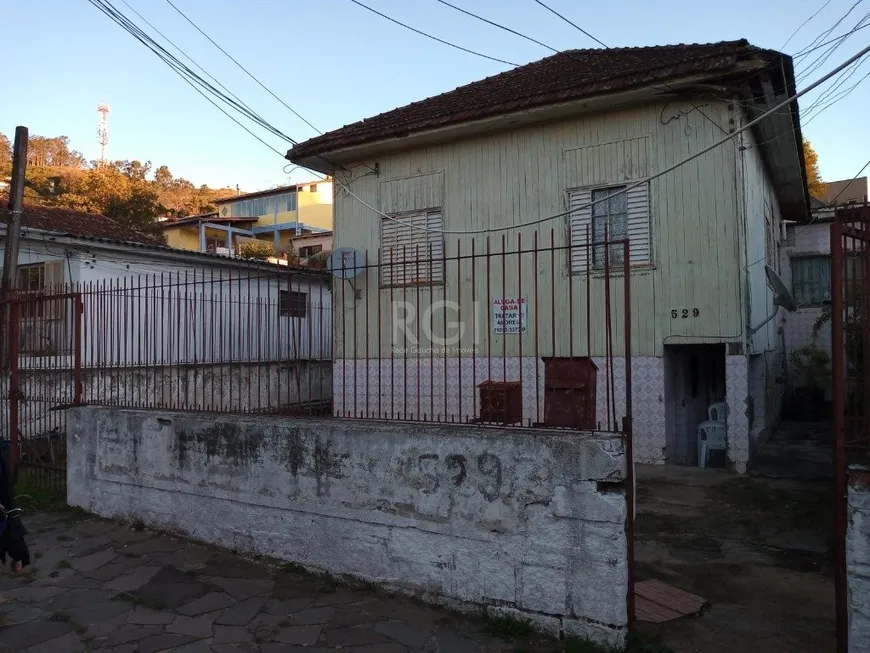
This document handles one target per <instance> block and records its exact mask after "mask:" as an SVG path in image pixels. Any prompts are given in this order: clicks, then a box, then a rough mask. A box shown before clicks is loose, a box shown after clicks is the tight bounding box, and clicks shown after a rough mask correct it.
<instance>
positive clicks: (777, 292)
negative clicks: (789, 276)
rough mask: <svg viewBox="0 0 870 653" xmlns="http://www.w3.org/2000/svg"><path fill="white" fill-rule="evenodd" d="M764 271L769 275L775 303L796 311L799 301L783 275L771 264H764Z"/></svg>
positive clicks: (789, 310) (768, 278) (790, 310)
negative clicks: (786, 283)
mask: <svg viewBox="0 0 870 653" xmlns="http://www.w3.org/2000/svg"><path fill="white" fill-rule="evenodd" d="M764 273H765V274H766V275H767V282H768V283H769V284H770V287H771V288H773V303H774V304H775V305H776V306H782V307H783V308H784V309H785V310H787V311H788V312H789V313H792V312H794V311H796V310H797V308H798V304H797V301H795V298H794V295H792V294H791V290H789V289H788V286H786V285H785V281H783V280H782V277H781V276H779V275H778V274H777V273H776V270H774V269H773V268H772V267H770V266H769V265H765V266H764Z"/></svg>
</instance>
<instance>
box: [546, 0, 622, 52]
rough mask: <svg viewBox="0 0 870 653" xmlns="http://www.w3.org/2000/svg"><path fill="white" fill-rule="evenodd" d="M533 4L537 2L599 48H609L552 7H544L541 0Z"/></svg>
mask: <svg viewBox="0 0 870 653" xmlns="http://www.w3.org/2000/svg"><path fill="white" fill-rule="evenodd" d="M535 2H537V3H538V4H539V5H541V6H542V7H543V8H544V9H546V10H547V11H549V12H550V13H551V14H555V15H556V16H558V17H559V18H561V19H562V20H564V21H565V22H566V23H568V24H569V25H570V26H571V27H573V28H574V29H577V30H579V31H580V32H582V33H583V34H585V35H586V36H588V37H589V38H590V39H592V40H593V41H595V42H596V43H598V44H599V45H600V46H602V47H604V48H609V47H610V46H609V45H607V44H606V43H604V42H603V41H601V39H597V38H595V37H594V36H592V35H591V34H590V33H589V32H587V31H586V30H585V29H583V28H582V27H580V26H579V25H578V24H576V23H574V22H572V21H570V20H568V19H567V18H565V16H563V15H562V14H560V13H559V12H558V11H556V10H555V9H553V8H552V7H550V6H548V5H546V4H544V3H543V2H541V0H535Z"/></svg>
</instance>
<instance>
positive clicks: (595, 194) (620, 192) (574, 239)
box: [568, 183, 652, 274]
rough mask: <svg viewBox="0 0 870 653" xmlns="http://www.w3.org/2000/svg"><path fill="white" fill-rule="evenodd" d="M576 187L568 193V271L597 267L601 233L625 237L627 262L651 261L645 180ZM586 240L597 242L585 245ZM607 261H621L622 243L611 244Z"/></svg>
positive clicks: (602, 259)
mask: <svg viewBox="0 0 870 653" xmlns="http://www.w3.org/2000/svg"><path fill="white" fill-rule="evenodd" d="M626 188H627V186H605V187H598V188H579V189H576V190H572V191H569V193H568V210H569V211H570V213H569V214H568V231H569V235H570V238H571V248H570V267H571V272H572V274H582V273H583V272H585V271H586V270H587V269H593V270H594V269H600V268H603V267H604V263H605V245H604V240H605V235H606V236H607V239H608V240H610V241H615V240H620V241H621V240H625V239H626V238H627V239H628V244H629V255H630V257H631V264H632V265H638V264H645V263H650V262H651V246H650V243H651V239H652V235H651V233H650V231H651V230H650V211H649V184H648V183H645V184H640V185H639V186H634V187H628V189H627V190H626ZM587 243H600V244H598V245H595V246H593V247H586V244H587ZM608 254H609V257H608V258H609V260H608V263H609V265H621V264H622V263H623V260H622V259H623V246H622V244H621V243H620V244H618V245H611V246H610V251H609V253H608Z"/></svg>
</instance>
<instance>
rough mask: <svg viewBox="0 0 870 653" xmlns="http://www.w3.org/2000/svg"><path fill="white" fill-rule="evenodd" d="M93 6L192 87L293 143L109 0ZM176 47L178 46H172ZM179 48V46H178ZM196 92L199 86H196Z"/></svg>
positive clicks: (91, 0)
mask: <svg viewBox="0 0 870 653" xmlns="http://www.w3.org/2000/svg"><path fill="white" fill-rule="evenodd" d="M88 1H89V2H90V3H91V4H92V5H93V6H94V7H96V8H97V9H99V10H100V11H101V12H102V13H103V14H105V15H106V16H108V17H109V18H110V19H111V20H112V21H113V22H114V23H115V24H117V25H119V26H120V27H121V28H122V29H124V30H125V31H127V32H128V33H129V34H130V35H132V36H133V37H134V38H135V39H136V40H137V41H139V42H140V43H142V44H143V45H144V46H145V47H147V48H148V49H149V50H151V51H152V52H153V53H154V54H155V55H157V56H158V57H159V58H160V59H161V60H162V61H163V62H164V63H166V64H167V65H168V66H170V68H172V69H173V70H174V71H175V72H176V73H177V74H179V75H180V76H181V77H182V79H184V80H185V81H186V82H188V83H189V84H191V85H194V88H196V87H197V86H198V87H200V88H202V89H205V90H206V91H207V92H209V93H210V94H212V95H213V96H215V97H217V98H219V99H220V100H221V101H223V102H224V103H226V104H228V105H229V106H231V107H232V108H233V109H235V110H236V111H238V112H239V113H241V114H242V115H244V116H246V117H248V118H249V119H250V120H252V121H253V122H255V123H256V124H258V125H260V126H261V127H263V128H264V129H266V130H268V131H270V132H271V133H273V134H274V135H276V136H278V137H280V138H282V139H284V140H286V141H288V142H291V143H294V144H295V141H294V140H293V139H292V138H290V137H289V136H287V134H285V133H283V132H282V131H280V130H279V129H278V128H276V127H274V126H273V125H271V124H270V123H269V122H267V121H266V120H265V119H263V118H262V117H261V116H260V115H259V114H257V113H256V112H254V111H252V110H251V109H250V108H248V107H247V105H245V104H244V103H240V102H239V101H236V100H235V99H233V98H231V97H230V96H229V95H227V94H226V93H223V92H222V91H220V90H218V89H217V88H215V87H214V86H213V85H212V84H210V83H209V82H207V81H206V80H204V79H203V78H202V77H201V76H199V75H198V74H197V73H195V72H194V71H193V70H191V69H190V68H189V67H188V66H186V65H185V64H183V63H182V62H181V61H180V60H179V59H178V58H177V57H175V56H174V55H172V54H171V53H170V52H169V51H168V50H166V48H164V47H163V46H161V45H160V44H159V43H157V42H156V41H155V40H154V39H153V38H151V37H150V36H149V35H148V34H147V33H145V32H144V31H143V30H142V29H141V28H140V27H139V26H137V25H136V24H135V23H133V22H132V21H131V20H130V19H129V18H127V17H126V16H125V15H124V14H123V13H122V12H121V11H120V10H118V9H117V8H116V7H115V6H114V5H112V3H111V2H110V0H88ZM174 47H176V48H178V46H174ZM179 49H180V48H179ZM196 90H197V91H198V92H200V91H199V88H196Z"/></svg>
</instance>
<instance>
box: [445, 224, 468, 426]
mask: <svg viewBox="0 0 870 653" xmlns="http://www.w3.org/2000/svg"><path fill="white" fill-rule="evenodd" d="M444 252H445V257H446V253H447V243H446V242H445V243H444ZM444 277H445V283H444V298H445V303H446V299H447V296H448V295H447V282H446V277H447V261H446V258H445V262H444ZM462 285H463V284H462V243H461V241H460V240H459V238H457V239H456V323H457V324H458V325H459V341H458V345H459V346H458V347H457V348H456V413H455V414H454V413H451V415H450V421H451V422H453V421H456V420H457V419H458V420H459V421H460V422H461V421H462V346H463V341H464V338H463V336H464V335H465V325H464V324H463V322H462ZM445 309H446V306H445ZM444 321H445V322H444V335H445V337H446V336H447V316H446V310H445V317H444ZM471 338H472V348H473V345H474V342H473V340H474V333H473V332H472V336H471ZM472 355H474V354H473V353H472ZM444 405H445V409H446V407H447V354H446V353H445V355H444Z"/></svg>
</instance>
